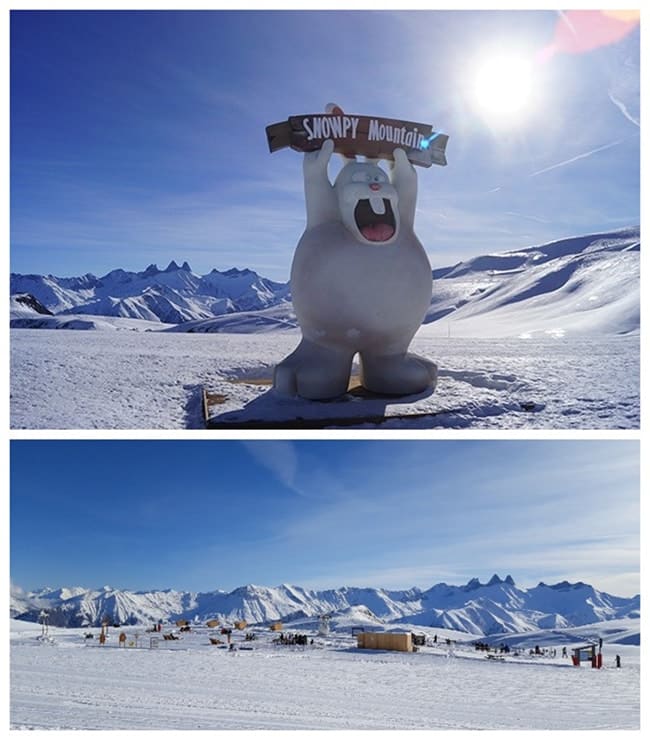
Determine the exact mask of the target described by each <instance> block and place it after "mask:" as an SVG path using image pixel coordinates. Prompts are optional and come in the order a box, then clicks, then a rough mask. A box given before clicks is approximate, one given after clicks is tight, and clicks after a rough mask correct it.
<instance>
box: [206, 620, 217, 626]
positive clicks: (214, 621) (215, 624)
mask: <svg viewBox="0 0 650 741" xmlns="http://www.w3.org/2000/svg"><path fill="white" fill-rule="evenodd" d="M206 625H207V626H208V628H218V627H219V621H218V620H208V622H207V623H206Z"/></svg>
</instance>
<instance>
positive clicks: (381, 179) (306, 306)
mask: <svg viewBox="0 0 650 741" xmlns="http://www.w3.org/2000/svg"><path fill="white" fill-rule="evenodd" d="M328 113H330V114H332V115H329V116H328V115H326V116H320V117H311V118H310V117H303V119H304V122H303V123H304V125H305V126H309V127H310V128H309V131H310V132H311V134H313V135H314V136H312V138H311V139H309V138H307V141H310V142H312V144H310V147H311V149H312V150H313V151H307V152H306V154H305V155H304V160H303V174H304V189H305V202H306V206H307V225H306V228H305V231H304V233H303V235H302V237H301V238H300V241H299V242H298V246H297V248H296V252H295V255H294V258H293V264H292V267H291V292H292V299H293V308H294V311H295V314H296V318H297V321H298V324H299V325H300V329H301V330H302V340H301V342H300V344H299V346H298V347H297V348H296V349H295V350H294V351H293V352H292V353H291V354H290V355H289V356H287V357H286V358H285V359H284V360H282V362H280V363H279V364H278V365H277V366H276V368H275V373H274V379H273V385H274V388H275V390H276V392H278V393H279V394H281V395H284V396H300V397H303V398H306V399H311V400H324V399H333V398H336V397H339V396H342V395H343V394H345V393H346V391H347V390H348V385H349V380H350V372H351V367H352V360H353V358H354V357H355V355H356V354H357V353H358V354H359V356H360V365H361V385H362V386H363V387H364V388H365V389H367V390H368V391H371V392H373V393H376V394H385V395H389V396H404V395H409V394H419V393H421V392H423V391H425V390H427V389H430V390H431V391H432V390H433V388H434V387H435V384H436V380H437V366H436V365H435V363H433V362H431V361H430V360H428V359H426V358H422V357H418V356H417V355H414V354H412V353H409V352H408V348H409V345H410V343H411V340H412V339H413V336H414V335H415V333H416V331H417V330H418V328H419V327H420V325H421V323H422V320H423V319H424V316H425V313H426V311H427V309H428V307H429V305H430V303H431V291H432V274H431V265H430V264H429V260H428V258H427V255H426V252H425V251H424V248H423V247H422V244H421V243H420V241H419V240H418V238H417V237H416V235H415V232H414V231H413V221H414V217H415V205H416V199H417V174H416V172H415V169H414V168H413V165H412V164H411V162H410V161H409V157H408V151H411V150H412V149H415V148H417V147H420V145H421V144H422V141H420V139H418V135H419V134H421V132H420V130H419V129H418V133H417V134H416V132H415V128H416V127H415V125H414V126H413V127H412V128H411V129H410V130H409V131H408V132H407V127H401V128H400V129H399V130H400V131H402V133H401V134H399V136H398V134H396V133H395V131H396V128H395V126H393V127H392V129H391V132H392V133H391V135H390V136H391V139H390V140H389V139H385V140H382V147H381V148H380V149H379V150H377V149H375V150H373V151H370V150H368V149H367V148H365V146H363V147H357V146H356V144H355V145H354V147H353V148H350V147H351V146H352V145H349V144H348V143H344V144H340V142H339V145H340V146H339V149H341V148H342V150H341V151H343V154H344V155H345V159H346V164H345V165H344V166H343V169H342V170H341V171H340V172H339V174H338V176H337V177H336V180H335V182H334V184H332V183H331V182H330V179H329V175H328V165H329V162H330V158H331V156H332V153H333V152H334V151H335V149H336V146H337V139H336V138H332V134H333V133H334V136H335V137H336V136H337V135H338V133H339V129H338V128H336V129H334V123H333V121H334V119H336V120H338V121H339V122H340V126H341V129H340V131H341V133H343V132H344V128H345V134H346V137H345V138H347V139H349V138H351V139H353V140H355V141H356V140H357V139H358V138H359V134H360V132H361V128H359V127H360V125H361V122H360V120H359V121H357V120H356V119H357V118H359V119H360V117H354V116H353V117H346V116H345V115H344V114H343V112H342V110H341V109H340V108H339V107H338V106H335V105H333V104H330V105H329V106H328ZM347 118H349V119H350V121H352V123H349V126H348V122H347V120H346V119H347ZM316 119H318V120H319V123H318V126H319V127H320V128H317V122H316ZM355 121H356V123H355ZM309 122H310V123H309ZM325 122H329V123H327V125H326V123H325ZM377 125H378V126H379V128H378V129H377V131H378V132H383V134H382V135H384V136H385V137H388V134H387V133H386V132H387V130H388V129H387V128H386V127H387V125H386V124H377ZM382 126H383V128H382ZM371 131H372V132H373V136H374V132H375V126H374V125H373V127H372V129H371V128H370V125H368V136H366V139H370V132H371ZM325 133H326V134H328V135H329V136H325V137H324V136H322V135H323V134H325ZM315 134H319V135H320V136H315ZM409 135H410V138H408V143H409V144H410V145H411V146H410V147H409V145H408V144H407V136H409ZM431 136H432V134H427V135H426V138H427V140H429V139H430V137H431ZM308 137H309V135H308ZM395 137H397V138H395ZM438 140H440V141H443V140H442V139H441V138H440V137H436V138H434V139H431V140H430V141H428V143H427V145H426V147H427V148H430V147H432V146H433V144H434V143H435V142H436V141H438ZM373 142H374V139H373ZM444 143H445V144H446V139H445V140H444ZM385 147H388V149H386V148H385ZM359 152H362V153H368V156H369V157H370V158H367V159H366V160H365V161H363V162H361V161H357V160H356V157H355V155H356V154H358V153H359ZM377 156H381V157H384V158H389V159H390V160H391V162H392V170H391V174H390V177H389V175H388V174H387V173H386V172H385V171H384V170H383V169H381V168H380V167H379V166H378V165H377V162H376V157H377Z"/></svg>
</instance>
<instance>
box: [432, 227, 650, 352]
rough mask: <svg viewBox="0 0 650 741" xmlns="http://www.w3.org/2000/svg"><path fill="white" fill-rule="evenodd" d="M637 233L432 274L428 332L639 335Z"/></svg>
mask: <svg viewBox="0 0 650 741" xmlns="http://www.w3.org/2000/svg"><path fill="white" fill-rule="evenodd" d="M639 265H640V230H639V228H638V227H631V228H628V229H620V230H618V231H613V232H607V233H602V234H591V235H587V236H581V237H572V238H569V239H562V240H559V241H557V242H550V243H548V244H544V245H539V246H535V247H528V248H526V249H522V250H519V251H513V252H503V253H498V254H493V255H483V256H481V257H476V258H474V259H472V260H467V261H466V262H462V263H459V264H458V265H455V266H454V267H452V268H444V269H441V270H436V271H434V290H433V301H432V303H431V308H430V310H429V312H428V314H427V317H426V319H425V323H426V324H429V327H428V328H427V329H428V330H431V331H433V332H436V331H438V332H439V331H440V329H441V328H443V329H445V328H446V330H447V332H448V333H450V334H452V335H453V336H462V337H481V336H486V337H507V336H521V337H531V336H533V335H536V334H538V335H539V334H541V335H543V334H547V335H552V336H564V335H568V334H573V335H575V334H582V335H584V334H627V333H630V332H638V330H639V323H640V321H639V315H640V284H639V274H640V271H639Z"/></svg>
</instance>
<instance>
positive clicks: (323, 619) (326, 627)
mask: <svg viewBox="0 0 650 741" xmlns="http://www.w3.org/2000/svg"><path fill="white" fill-rule="evenodd" d="M331 619H332V616H331V615H321V616H320V619H319V621H318V635H319V636H326V635H329V632H330V620H331Z"/></svg>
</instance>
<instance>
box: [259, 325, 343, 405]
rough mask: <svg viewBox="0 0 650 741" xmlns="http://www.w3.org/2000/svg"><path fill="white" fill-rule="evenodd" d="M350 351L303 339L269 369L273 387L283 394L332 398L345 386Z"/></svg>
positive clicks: (312, 397)
mask: <svg viewBox="0 0 650 741" xmlns="http://www.w3.org/2000/svg"><path fill="white" fill-rule="evenodd" d="M351 367H352V354H351V353H349V352H342V351H340V350H333V349H331V348H328V347H323V346H322V345H316V344H315V343H313V342H310V341H309V340H305V339H304V338H303V340H302V341H301V343H300V344H299V345H298V347H297V348H296V349H295V350H294V351H293V352H292V353H291V355H288V356H287V357H286V358H285V359H284V360H283V361H282V362H281V363H278V365H276V367H275V371H274V373H273V388H274V389H275V390H276V391H277V392H278V393H280V394H285V395H286V396H302V397H303V398H305V399H313V400H315V401H316V400H319V399H333V398H335V397H336V396H342V395H343V394H344V393H345V392H346V391H347V390H348V383H349V381H350V369H351Z"/></svg>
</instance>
